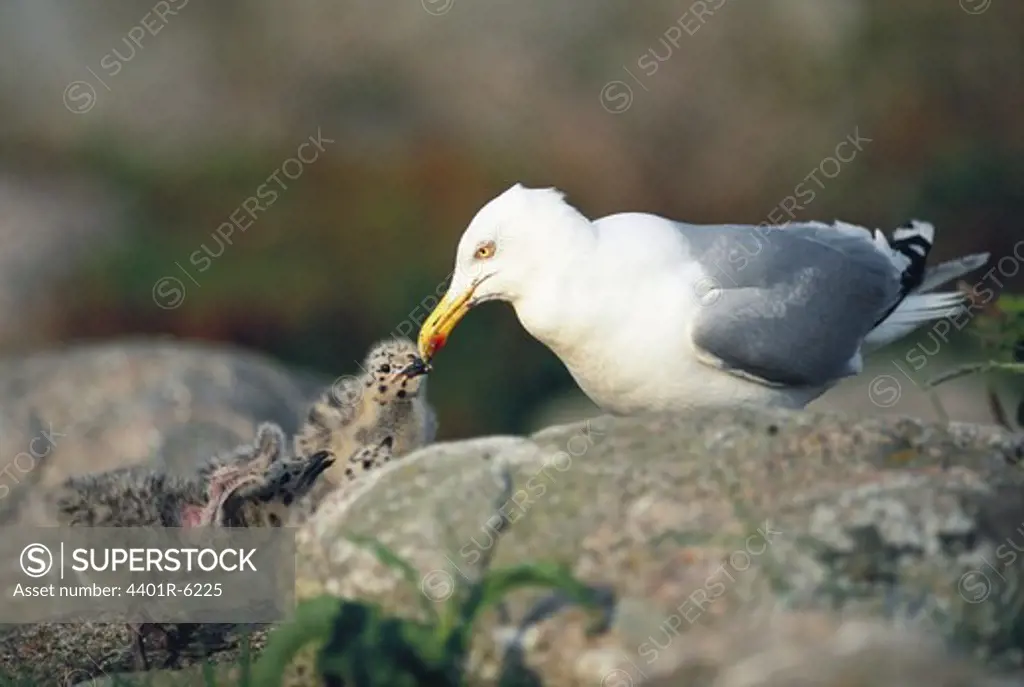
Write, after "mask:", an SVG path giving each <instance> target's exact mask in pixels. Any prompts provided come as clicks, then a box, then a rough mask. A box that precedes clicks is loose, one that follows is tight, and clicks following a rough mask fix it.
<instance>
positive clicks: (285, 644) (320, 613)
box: [252, 595, 342, 687]
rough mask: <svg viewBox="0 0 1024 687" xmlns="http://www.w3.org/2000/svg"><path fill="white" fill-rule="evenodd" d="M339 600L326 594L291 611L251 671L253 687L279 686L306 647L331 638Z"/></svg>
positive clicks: (339, 604) (338, 611) (272, 635)
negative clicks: (289, 620)
mask: <svg viewBox="0 0 1024 687" xmlns="http://www.w3.org/2000/svg"><path fill="white" fill-rule="evenodd" d="M341 607H342V600H341V599H338V598H335V597H333V596H329V595H322V596H318V597H316V598H313V599H307V600H306V601H303V602H302V603H300V604H299V605H298V607H297V608H296V609H295V618H294V619H293V620H292V621H291V622H290V623H288V624H286V625H282V626H281V627H279V628H277V629H275V630H274V631H273V632H272V633H271V635H270V637H269V640H268V641H267V646H266V648H265V649H264V650H263V654H262V655H261V656H260V658H259V660H258V661H257V662H256V665H255V666H253V671H252V685H253V687H279V685H280V684H281V679H282V677H283V676H284V672H285V669H286V668H287V667H288V664H290V663H291V662H292V659H294V658H295V655H296V654H298V653H299V651H300V650H301V649H302V648H303V647H305V646H306V645H307V644H309V643H311V642H313V641H316V640H326V639H327V638H328V637H330V635H331V629H332V627H333V625H334V619H335V617H336V616H337V615H338V614H339V613H340V612H341Z"/></svg>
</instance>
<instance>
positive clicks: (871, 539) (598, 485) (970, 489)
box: [297, 410, 1024, 686]
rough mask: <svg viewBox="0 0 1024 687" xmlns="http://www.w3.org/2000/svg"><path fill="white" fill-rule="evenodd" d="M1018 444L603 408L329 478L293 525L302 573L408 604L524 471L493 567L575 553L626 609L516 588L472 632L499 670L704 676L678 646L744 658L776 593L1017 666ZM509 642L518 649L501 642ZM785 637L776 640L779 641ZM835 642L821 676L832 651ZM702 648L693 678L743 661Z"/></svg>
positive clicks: (479, 530) (799, 417)
mask: <svg viewBox="0 0 1024 687" xmlns="http://www.w3.org/2000/svg"><path fill="white" fill-rule="evenodd" d="M1022 458H1024V438H1021V437H1015V436H1012V435H1010V434H1008V433H1005V432H1001V431H999V430H996V429H994V428H987V427H980V426H974V425H956V426H953V427H948V428H947V427H944V426H940V425H932V424H927V423H922V422H919V421H915V420H911V419H906V418H871V419H863V420H853V419H847V418H844V417H842V416H839V415H830V414H818V413H809V412H808V413H789V412H782V411H762V412H756V411H714V410H707V411H700V412H695V413H693V414H691V415H687V416H685V417H667V418H655V417H651V418H634V419H611V418H607V417H600V418H596V419H594V420H591V421H589V423H582V424H576V425H567V426H560V427H553V428H550V429H547V430H544V431H542V432H539V433H537V434H534V435H533V436H531V437H529V438H515V437H492V438H488V439H479V440H473V441H464V442H457V443H445V444H437V445H434V446H432V447H428V448H426V449H424V450H421V451H419V452H416V453H414V454H413V455H411V456H410V457H408V458H407V459H406V460H404V461H401V462H399V463H396V464H393V465H392V466H390V467H389V468H387V469H385V470H384V471H382V472H381V473H380V476H379V478H378V479H376V480H374V481H372V482H369V483H367V484H366V485H365V486H364V488H362V489H359V490H358V491H356V492H349V493H336V495H335V496H333V497H329V499H330V500H329V501H328V502H326V503H325V504H324V506H323V507H322V509H321V510H320V511H319V513H318V514H317V515H316V516H314V518H313V520H312V521H310V522H309V523H308V524H307V525H306V526H305V527H304V528H303V529H302V530H301V531H300V549H299V561H298V572H299V580H298V585H297V591H298V594H299V595H300V596H302V597H309V596H314V595H316V594H320V593H324V592H328V593H332V594H335V595H340V596H343V597H348V598H356V599H360V600H366V601H372V602H377V603H381V604H383V605H384V607H385V608H387V609H390V610H392V611H394V612H397V613H400V614H412V613H415V609H416V607H417V604H418V602H417V596H418V595H420V594H424V593H425V594H427V595H428V597H431V598H433V596H436V597H437V598H436V599H434V600H436V601H438V602H442V601H444V600H446V599H447V598H448V597H449V596H450V595H451V594H452V592H453V590H454V589H455V588H456V586H458V585H464V584H466V582H467V579H470V578H472V576H473V575H474V574H475V571H474V570H473V565H474V563H475V562H476V561H477V560H478V559H479V558H480V556H481V554H482V553H483V552H484V551H486V550H489V549H490V547H492V546H493V545H494V534H493V532H494V529H493V528H494V526H495V524H496V523H497V522H498V519H497V518H496V516H495V511H494V508H495V506H494V503H495V501H496V500H497V499H499V498H500V497H501V490H500V489H499V486H498V482H499V480H498V479H497V477H498V475H499V471H500V470H504V469H506V468H507V469H508V470H509V471H510V472H511V473H512V476H513V479H514V484H515V489H516V491H515V492H514V493H513V494H512V496H511V499H509V500H508V501H506V502H505V503H504V506H503V509H504V510H505V512H506V515H507V516H508V517H510V519H511V521H512V525H511V528H510V531H509V533H508V534H507V535H505V536H504V538H503V539H502V541H501V544H500V545H499V546H498V550H497V558H496V565H497V566H502V565H507V564H511V563H523V562H528V561H541V560H545V561H546V560H556V561H561V562H564V563H566V564H569V565H571V566H572V567H573V568H574V570H575V572H576V574H577V575H579V576H580V577H581V578H582V579H584V580H585V581H587V582H588V583H591V584H593V585H596V586H599V587H601V588H605V589H611V590H614V597H615V609H616V610H615V616H614V623H613V625H612V628H611V631H610V632H608V633H606V634H604V635H599V636H596V637H588V636H586V634H585V633H584V626H585V622H586V621H587V616H586V615H585V614H584V613H583V612H582V611H580V610H578V609H571V608H569V609H561V610H558V605H557V604H554V605H551V604H550V601H551V599H550V598H549V597H545V598H542V597H539V596H538V595H532V598H531V596H530V595H527V594H525V593H522V594H517V595H515V597H514V600H513V602H512V603H511V604H510V608H509V615H508V616H506V617H505V619H504V620H499V619H498V618H496V617H493V616H490V617H488V618H486V619H485V620H484V621H483V625H482V627H481V628H480V630H479V631H478V633H477V639H478V641H477V643H476V644H475V645H474V655H473V658H472V665H473V666H474V671H475V673H476V675H477V677H478V678H479V679H480V680H481V683H488V684H489V683H490V681H492V680H494V679H495V678H496V676H498V675H499V674H500V673H501V672H502V671H503V670H511V671H513V672H520V673H521V672H523V671H527V670H528V671H530V672H535V673H536V674H537V675H539V677H540V678H541V679H542V680H543V681H544V684H557V685H581V686H582V685H594V684H599V683H601V682H602V680H609V679H612V678H611V677H609V676H615V675H617V676H619V677H620V678H622V679H623V680H624V681H621V682H619V683H614V682H605V683H604V684H606V685H611V684H622V685H625V684H640V683H641V682H642V681H643V680H653V679H656V678H659V677H664V676H667V675H671V674H673V672H674V671H677V670H680V671H682V672H681V673H678V674H680V675H682V674H685V675H687V676H688V677H689V678H690V679H696V677H695V676H696V673H694V667H693V665H692V664H690V667H689V668H687V667H685V666H686V661H689V660H692V659H690V658H686V656H687V653H686V651H681V649H683V648H684V645H685V648H693V647H696V646H698V644H697V642H704V641H705V639H704V638H710V639H707V640H706V641H710V642H715V641H717V642H718V643H719V644H720V645H721V646H722V647H723V649H722V651H723V652H727V653H729V654H730V655H733V656H736V660H737V661H738V660H739V654H737V653H736V652H739V651H740V647H739V645H737V646H735V647H732V648H730V646H729V643H730V641H731V640H730V639H729V637H730V636H731V633H733V629H734V628H735V625H736V623H742V622H744V621H745V620H744V619H749V620H751V622H753V618H755V617H757V616H758V614H760V613H762V612H764V611H781V610H785V609H792V610H798V609H817V610H821V611H828V612H833V613H838V615H836V616H835V617H834V618H832V619H831V620H829V621H828V622H830V623H832V624H833V625H835V624H836V623H838V622H840V619H841V618H851V619H855V618H860V617H867V618H873V619H874V620H875V621H876V622H880V623H883V622H884V623H889V624H891V625H893V627H894V628H896V626H901V627H905V628H910V629H909V630H908V632H921V633H926V634H927V635H929V636H931V637H935V638H938V639H940V640H943V641H946V642H948V643H949V644H950V645H959V646H961V647H962V648H963V649H964V650H965V651H966V652H968V653H971V654H973V655H974V656H975V657H977V658H980V659H983V660H986V661H987V662H989V663H990V664H991V665H992V666H999V667H1007V668H1015V667H1018V666H1019V664H1020V661H1021V658H1022V657H1021V655H1020V652H1019V651H1017V649H1016V647H1017V643H1016V640H1015V637H1017V636H1019V634H1018V633H1019V632H1020V631H1021V629H1022V628H1021V626H1020V619H1019V613H1018V611H1017V609H1018V608H1020V606H1021V604H1022V602H1024V596H1022V592H1021V589H1022V587H1021V584H1020V581H1021V573H1022V571H1024V564H1022V563H1021V562H1018V561H1017V560H1016V556H1014V557H1013V558H1010V559H1009V560H1007V556H1006V552H1007V542H1008V541H1009V537H1011V536H1013V532H1014V528H1015V527H1018V526H1019V524H1020V523H1021V522H1022V521H1024V497H1022V496H1021V494H1022V493H1024V492H1022V491H1021V487H1022V486H1024V476H1022V475H1021V474H1020V473H1019V471H1018V470H1017V469H1016V468H1015V467H1012V465H1011V463H1013V462H1015V461H1019V460H1021V459H1022ZM343 530H344V531H352V532H354V533H356V534H362V535H369V536H373V537H376V538H378V539H379V540H380V541H381V542H382V543H383V544H385V545H386V546H388V547H390V548H391V549H392V550H393V551H395V552H396V553H397V554H398V555H400V556H402V557H405V558H407V559H408V560H409V561H410V562H412V563H413V565H415V566H416V567H417V568H418V569H419V570H420V571H421V572H422V573H423V574H424V577H423V581H422V585H421V588H419V589H417V588H415V586H414V585H409V584H408V583H407V582H405V581H403V580H402V579H401V578H400V577H399V576H398V575H397V574H396V573H395V572H394V571H392V570H391V569H389V568H386V567H385V566H383V565H381V564H380V563H379V562H378V561H377V560H376V559H375V558H374V557H373V556H372V554H370V553H369V552H367V551H365V550H362V549H358V548H356V547H354V546H352V545H350V544H349V543H348V542H347V541H346V540H345V539H344V538H343V537H342V536H341V532H342V531H343ZM986 564H988V567H986ZM993 564H994V565H997V566H999V567H998V568H993V567H992V565H993ZM983 571H984V572H983ZM528 601H529V603H528ZM545 603H548V611H549V612H548V613H544V612H540V609H543V608H544V607H545V606H544V604H545ZM833 609H834V610H833ZM499 617H502V616H499ZM531 617H532V618H533V619H532V620H527V619H528V618H531ZM538 619H539V622H538ZM837 632H839V634H837V635H836V641H839V642H840V644H841V645H843V646H847V645H846V644H843V642H845V641H847V640H841V639H840V638H842V637H846V635H845V634H843V633H842V632H841V631H837ZM892 632H896V629H893V630H892ZM723 633H725V634H723ZM908 636H909V635H908ZM715 637H717V638H718V639H717V640H716V639H715ZM509 641H512V642H513V644H511V645H509V644H508V642H509ZM736 641H737V642H742V640H740V639H737V640H736ZM822 641H823V643H825V644H828V642H829V641H830V640H829V639H828V637H827V636H823V637H822ZM851 641H852V640H851ZM907 641H908V642H910V641H912V640H911V639H908V640H907ZM517 642H518V644H519V645H522V648H523V651H524V652H525V656H524V657H523V660H522V663H521V664H518V665H517V664H516V656H515V652H507V651H506V650H507V649H508V647H509V646H515V645H516V643H517ZM856 643H857V642H853V644H856ZM784 644H785V641H783V640H780V643H779V644H778V645H776V648H775V649H772V648H768V649H766V651H767V652H768V654H769V655H770V656H772V657H773V659H774V658H778V659H779V660H782V656H783V655H784V654H785V651H784V649H783V648H782V647H783V646H784ZM503 647H504V648H503ZM749 650H750V651H755V649H754V648H750V649H749ZM865 651H866V652H867V653H865V654H864V655H865V656H866V655H868V654H869V653H870V651H868V650H867V649H865ZM740 653H742V652H740ZM802 655H803V656H804V657H805V658H803V659H801V660H811V658H810V657H809V656H808V655H806V654H802ZM827 656H828V653H826V654H825V657H823V658H822V659H821V660H822V661H824V663H823V664H822V665H823V666H824V667H822V668H821V670H822V671H824V673H822V674H823V675H826V674H829V671H833V672H834V669H835V666H832V667H831V668H830V667H829V662H830V661H833V659H830V658H827ZM702 660H703V659H702ZM834 660H835V661H837V663H836V665H839V663H841V661H842V660H846V659H840V658H838V657H836V658H835V659H834ZM906 660H907V663H906V664H905V665H904V666H903V667H902V668H901V667H898V666H896V667H894V666H889V667H886V668H885V669H882V668H879V671H880V672H879V673H878V675H879V676H881V675H882V674H883V672H884V670H890V672H891V674H889V675H888V676H887V677H886V678H885V680H889V682H885V681H883V682H879V683H877V684H895V683H891V680H893V679H896V678H895V677H893V676H894V675H898V674H901V673H902V672H903V671H905V669H906V668H908V667H909V666H911V665H913V664H915V662H917V663H919V662H920V661H923V660H925V659H923V658H920V657H918V658H914V657H908V658H907V659H906ZM726 663H727V664H728V665H726ZM702 665H705V667H706V669H707V672H706V673H704V678H703V679H705V680H706V682H704V683H687V684H709V685H710V684H712V679H713V677H714V676H716V675H721V676H727V675H728V676H732V677H729V679H736V678H735V676H734V674H733V673H730V672H729V670H731V668H732V667H736V665H734V664H733V663H731V662H729V661H726V662H725V663H719V664H717V665H716V664H715V661H713V660H711V659H710V658H708V659H707V660H703V663H702ZM950 665H952V664H950ZM737 669H738V668H737ZM867 669H868V668H866V670H867ZM971 670H973V669H968V668H964V669H963V671H962V675H965V676H967V675H972V674H974V673H971V672H970V671H971ZM873 674H874V673H865V675H873ZM950 674H951V675H954V674H956V673H955V671H952V669H951V673H950ZM627 678H628V681H625V680H627ZM723 679H725V677H723ZM766 679H767V678H766ZM864 679H868V677H865V678H864ZM949 679H950V680H953V679H954V678H952V677H950V678H949ZM963 679H967V678H966V677H965V678H963ZM662 684H670V683H662ZM714 684H716V685H717V684H719V683H714ZM723 684H731V683H723ZM737 684H738V683H737ZM765 684H774V683H770V682H766V683H765ZM780 684H782V683H780ZM811 684H819V683H811ZM820 684H823V685H824V684H839V683H829V682H827V681H826V678H824V677H823V678H822V681H821V682H820ZM864 684H868V683H864ZM940 684H941V683H940ZM947 684H950V685H953V684H965V683H963V682H962V681H961V682H955V681H950V682H948V683H947Z"/></svg>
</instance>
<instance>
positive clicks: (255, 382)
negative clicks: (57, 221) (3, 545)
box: [0, 339, 328, 499]
mask: <svg viewBox="0 0 1024 687" xmlns="http://www.w3.org/2000/svg"><path fill="white" fill-rule="evenodd" d="M326 383H328V382H327V381H324V380H318V379H316V378H314V377H313V376H311V375H309V374H306V373H302V372H297V371H294V370H289V369H287V368H286V367H284V366H282V365H280V364H278V363H276V362H274V361H273V360H271V359H269V358H267V357H265V356H262V355H258V354H255V353H252V352H249V351H245V350H242V349H239V348H235V347H231V346H223V345H210V344H204V343H198V342H188V341H180V340H173V339H167V340H157V339H129V340H122V341H113V342H106V343H99V344H81V345H76V346H70V347H67V348H64V349H54V350H50V351H43V352H39V353H35V354H32V355H28V356H10V357H7V358H4V359H0V397H2V398H3V399H4V401H3V403H2V404H0V442H2V443H0V462H2V464H3V466H4V467H3V469H2V470H0V485H2V486H0V492H2V496H0V499H2V498H6V497H8V496H9V495H15V499H17V494H18V493H19V490H20V487H21V485H22V484H24V483H27V482H35V481H38V483H40V484H43V485H53V484H57V483H59V482H62V481H63V480H64V479H66V478H67V477H69V476H71V475H76V474H82V473H86V472H99V471H103V470H110V469H112V468H116V467H121V466H124V465H131V464H137V463H143V462H147V461H148V462H152V463H153V464H154V465H163V466H167V467H169V468H170V469H171V470H172V471H181V470H183V469H187V468H188V467H189V466H191V465H193V464H195V463H196V462H198V461H199V460H202V459H204V458H206V457H209V456H210V455H213V454H214V453H216V452H219V451H226V450H230V449H232V448H234V447H236V446H238V445H239V444H242V443H247V442H250V441H251V440H252V437H253V435H254V432H255V428H256V425H257V424H258V423H260V422H263V421H273V422H276V423H278V424H279V425H281V427H283V428H284V429H285V431H286V432H288V433H289V434H291V433H293V432H294V431H295V430H296V428H297V424H298V418H299V416H300V415H301V413H303V412H305V410H306V406H307V404H308V403H309V402H310V401H311V399H312V397H313V396H314V395H315V394H316V393H318V392H319V391H320V389H321V387H322V385H323V384H326ZM39 469H41V470H42V471H43V472H42V473H41V474H33V473H34V472H35V471H36V470H39Z"/></svg>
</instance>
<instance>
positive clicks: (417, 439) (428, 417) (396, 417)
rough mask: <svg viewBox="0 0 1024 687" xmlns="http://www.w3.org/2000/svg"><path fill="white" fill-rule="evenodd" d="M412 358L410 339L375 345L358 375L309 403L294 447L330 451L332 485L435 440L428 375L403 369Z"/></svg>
mask: <svg viewBox="0 0 1024 687" xmlns="http://www.w3.org/2000/svg"><path fill="white" fill-rule="evenodd" d="M415 360H416V345H415V344H414V343H413V342H412V341H409V340H408V339H400V338H396V339H385V340H383V341H380V342H378V343H377V344H375V345H374V346H373V347H372V348H371V349H370V352H369V354H368V355H367V356H366V359H365V361H364V362H363V370H362V372H361V374H359V375H356V376H351V377H341V378H339V379H338V380H337V381H336V382H335V383H334V385H332V386H331V387H330V388H329V389H327V390H326V391H324V392H323V394H322V395H321V396H320V398H319V399H318V400H317V401H316V402H315V403H314V404H313V406H312V407H311V408H310V410H309V413H308V415H307V417H306V421H305V423H304V424H303V425H302V426H301V427H300V428H299V432H298V434H296V436H295V452H296V453H297V454H299V455H310V454H312V453H315V452H317V451H323V450H326V451H330V452H331V453H332V454H333V455H335V456H336V457H337V458H338V462H337V463H335V464H334V466H333V467H332V468H331V469H330V470H328V471H327V479H328V481H329V482H330V483H331V485H332V486H338V485H341V484H346V483H348V482H350V481H352V480H353V479H356V478H357V477H358V476H359V475H360V474H362V473H364V472H366V471H368V470H372V469H374V468H376V467H378V466H379V465H380V464H382V463H385V462H388V461H390V460H391V459H392V458H397V457H401V456H403V455H405V454H407V453H409V452H410V451H412V450H414V449H416V448H419V447H421V446H423V445H425V444H428V443H430V442H431V441H433V440H434V436H435V435H436V434H437V415H436V414H435V412H434V410H433V409H432V408H431V407H430V405H429V404H428V402H427V399H426V377H425V376H422V375H421V376H416V377H408V376H407V375H404V374H401V371H402V370H404V369H405V368H406V367H407V366H408V365H409V364H410V363H412V362H414V361H415Z"/></svg>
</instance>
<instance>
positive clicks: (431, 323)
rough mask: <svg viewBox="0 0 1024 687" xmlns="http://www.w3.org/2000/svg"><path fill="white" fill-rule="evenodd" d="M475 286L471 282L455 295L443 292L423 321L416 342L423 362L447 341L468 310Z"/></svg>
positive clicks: (431, 356)
mask: <svg viewBox="0 0 1024 687" xmlns="http://www.w3.org/2000/svg"><path fill="white" fill-rule="evenodd" d="M476 287H477V284H473V285H472V286H470V287H469V288H468V289H466V291H465V292H463V293H461V294H459V295H457V296H452V295H451V293H447V294H445V296H444V298H442V299H441V302H440V303H438V304H437V307H436V308H434V311H433V312H432V313H430V316H429V317H427V319H426V320H425V321H424V322H423V326H422V327H420V335H419V339H418V340H417V342H416V344H417V347H418V348H419V354H420V357H421V358H423V360H424V362H429V361H430V359H431V358H433V357H434V354H435V353H437V352H438V351H440V350H441V349H442V348H444V345H445V344H446V343H448V335H449V334H451V331H452V330H453V329H455V325H457V324H458V323H459V320H461V319H462V318H463V317H465V316H466V313H467V312H469V308H470V305H469V299H471V298H472V297H473V292H474V291H475V290H476Z"/></svg>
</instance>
